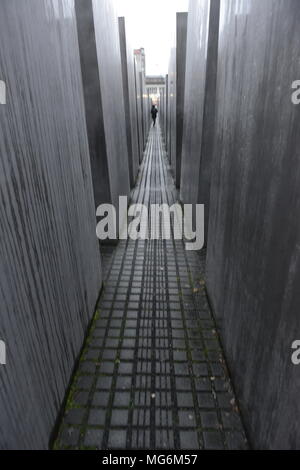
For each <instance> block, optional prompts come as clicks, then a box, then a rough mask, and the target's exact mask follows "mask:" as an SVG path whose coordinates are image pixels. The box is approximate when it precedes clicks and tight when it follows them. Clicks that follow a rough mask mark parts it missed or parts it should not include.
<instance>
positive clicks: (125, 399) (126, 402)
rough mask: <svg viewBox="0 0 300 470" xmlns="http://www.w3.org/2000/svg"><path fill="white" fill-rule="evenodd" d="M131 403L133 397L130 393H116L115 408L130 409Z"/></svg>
mask: <svg viewBox="0 0 300 470" xmlns="http://www.w3.org/2000/svg"><path fill="white" fill-rule="evenodd" d="M130 403H131V396H130V393H129V392H115V397H114V403H113V406H114V407H126V408H129V406H130Z"/></svg>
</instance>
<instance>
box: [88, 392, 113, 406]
mask: <svg viewBox="0 0 300 470" xmlns="http://www.w3.org/2000/svg"><path fill="white" fill-rule="evenodd" d="M108 400H109V392H98V391H96V392H95V393H94V395H93V401H92V406H100V407H102V408H106V407H107V406H108Z"/></svg>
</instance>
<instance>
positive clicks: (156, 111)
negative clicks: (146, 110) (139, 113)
mask: <svg viewBox="0 0 300 470" xmlns="http://www.w3.org/2000/svg"><path fill="white" fill-rule="evenodd" d="M157 113H158V110H157V108H156V106H154V104H153V105H152V108H151V114H152V119H153V127H154V126H155V123H156V117H157Z"/></svg>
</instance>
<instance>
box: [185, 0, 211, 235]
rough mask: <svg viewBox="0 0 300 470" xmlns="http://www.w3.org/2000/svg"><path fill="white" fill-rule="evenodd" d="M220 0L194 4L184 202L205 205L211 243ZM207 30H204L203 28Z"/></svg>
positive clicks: (189, 47) (188, 62)
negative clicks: (211, 195)
mask: <svg viewBox="0 0 300 470" xmlns="http://www.w3.org/2000/svg"><path fill="white" fill-rule="evenodd" d="M219 15H220V0H205V1H203V0H196V1H192V2H191V3H190V10H189V19H188V38H187V58H186V80H185V84H186V88H185V100H184V124H183V145H182V174H181V188H180V198H181V200H182V202H183V203H184V204H197V203H198V204H204V205H205V241H206V242H207V232H208V220H209V200H210V181H211V162H212V153H213V143H214V120H215V106H216V80H217V56H218V38H219ZM202 26H203V27H202Z"/></svg>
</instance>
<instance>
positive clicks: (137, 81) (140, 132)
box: [134, 59, 145, 163]
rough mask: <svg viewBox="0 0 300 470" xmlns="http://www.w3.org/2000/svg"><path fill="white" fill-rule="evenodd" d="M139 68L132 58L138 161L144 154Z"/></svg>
mask: <svg viewBox="0 0 300 470" xmlns="http://www.w3.org/2000/svg"><path fill="white" fill-rule="evenodd" d="M141 73H142V72H141V70H140V64H139V63H138V62H137V60H136V59H134V75H135V88H136V101H137V121H138V138H139V151H140V152H139V155H140V163H141V162H142V160H143V154H144V148H145V146H144V126H143V108H142V99H143V97H142V95H143V93H142V87H141Z"/></svg>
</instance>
